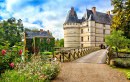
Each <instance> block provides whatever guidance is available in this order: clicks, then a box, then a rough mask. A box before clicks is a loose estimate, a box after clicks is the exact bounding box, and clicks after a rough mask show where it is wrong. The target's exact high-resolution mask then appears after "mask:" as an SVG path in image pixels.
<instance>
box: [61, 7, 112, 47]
mask: <svg viewBox="0 0 130 82" xmlns="http://www.w3.org/2000/svg"><path fill="white" fill-rule="evenodd" d="M112 17H113V15H110V11H108V12H107V13H101V12H97V11H96V7H92V10H88V9H86V11H85V13H84V15H83V17H82V19H78V17H77V14H76V11H75V10H74V8H73V7H72V8H71V10H70V11H69V12H68V15H67V18H66V21H65V23H64V24H63V29H64V47H88V46H100V47H101V48H105V47H106V45H105V39H104V37H105V36H106V35H110V25H111V20H112Z"/></svg>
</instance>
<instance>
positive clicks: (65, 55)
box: [53, 47, 100, 62]
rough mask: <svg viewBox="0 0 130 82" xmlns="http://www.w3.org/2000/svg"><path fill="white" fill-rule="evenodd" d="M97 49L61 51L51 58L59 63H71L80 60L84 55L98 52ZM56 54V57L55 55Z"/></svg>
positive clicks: (86, 48) (85, 48)
mask: <svg viewBox="0 0 130 82" xmlns="http://www.w3.org/2000/svg"><path fill="white" fill-rule="evenodd" d="M99 49H100V48H99V47H84V48H76V49H70V50H62V51H57V52H54V53H53V58H54V59H55V58H57V59H58V60H59V61H60V62H67V61H73V60H75V59H77V58H80V57H82V56H84V55H87V54H89V53H91V52H93V51H97V50H99ZM55 53H57V54H58V55H55Z"/></svg>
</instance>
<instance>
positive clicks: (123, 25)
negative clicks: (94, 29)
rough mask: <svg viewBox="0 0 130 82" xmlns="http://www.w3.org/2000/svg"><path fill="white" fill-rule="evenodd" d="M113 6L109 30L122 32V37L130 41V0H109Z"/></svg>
mask: <svg viewBox="0 0 130 82" xmlns="http://www.w3.org/2000/svg"><path fill="white" fill-rule="evenodd" d="M111 5H113V6H114V9H113V10H112V13H113V14H114V17H113V18H112V25H111V28H112V30H113V29H116V30H122V31H124V35H125V36H126V37H127V38H129V39H130V0H111Z"/></svg>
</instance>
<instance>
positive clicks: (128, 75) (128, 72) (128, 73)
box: [110, 65, 130, 80]
mask: <svg viewBox="0 0 130 82" xmlns="http://www.w3.org/2000/svg"><path fill="white" fill-rule="evenodd" d="M110 66H111V67H112V68H114V69H117V70H119V71H121V72H123V73H124V74H125V75H126V78H127V79H128V80H130V69H129V68H118V67H115V66H112V65H110Z"/></svg>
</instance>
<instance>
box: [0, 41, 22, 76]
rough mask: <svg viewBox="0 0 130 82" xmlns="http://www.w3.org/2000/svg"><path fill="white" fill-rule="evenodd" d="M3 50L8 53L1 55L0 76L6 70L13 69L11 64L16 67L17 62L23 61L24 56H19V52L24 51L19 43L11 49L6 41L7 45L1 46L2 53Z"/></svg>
mask: <svg viewBox="0 0 130 82" xmlns="http://www.w3.org/2000/svg"><path fill="white" fill-rule="evenodd" d="M2 49H4V50H5V51H6V53H5V55H2V54H1V53H0V74H1V73H2V72H4V71H5V70H6V69H12V67H11V66H10V65H11V63H13V64H14V65H16V63H17V62H21V61H22V58H21V57H22V56H21V55H19V54H18V53H19V50H21V49H22V46H21V42H19V45H18V44H16V45H15V47H10V43H8V41H6V43H4V46H2V45H1V46H0V51H2Z"/></svg>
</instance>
